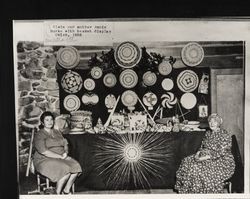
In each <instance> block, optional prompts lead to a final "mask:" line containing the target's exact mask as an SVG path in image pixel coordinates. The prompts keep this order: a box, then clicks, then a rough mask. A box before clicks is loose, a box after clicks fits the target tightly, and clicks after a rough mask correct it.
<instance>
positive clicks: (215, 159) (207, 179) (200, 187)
mask: <svg viewBox="0 0 250 199" xmlns="http://www.w3.org/2000/svg"><path fill="white" fill-rule="evenodd" d="M208 122H209V127H210V129H211V130H208V131H207V132H206V134H205V137H204V139H203V141H202V144H201V147H200V149H199V150H198V152H197V153H196V154H193V155H191V156H188V157H186V158H184V159H183V160H182V162H181V165H180V167H179V169H178V171H177V173H176V185H175V189H176V190H177V191H178V193H183V194H185V193H223V184H224V181H225V180H227V179H229V178H230V177H231V176H232V175H233V173H234V169H235V162H234V157H233V155H232V153H231V135H230V134H229V133H228V132H227V131H226V130H224V129H222V128H221V125H222V122H223V121H222V118H221V117H220V116H219V115H218V114H216V113H213V114H211V115H210V116H209V118H208Z"/></svg>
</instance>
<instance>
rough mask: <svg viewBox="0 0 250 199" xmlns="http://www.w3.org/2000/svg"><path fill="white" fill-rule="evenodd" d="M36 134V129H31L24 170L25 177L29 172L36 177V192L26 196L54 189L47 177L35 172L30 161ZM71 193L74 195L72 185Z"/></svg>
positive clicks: (73, 186)
mask: <svg viewBox="0 0 250 199" xmlns="http://www.w3.org/2000/svg"><path fill="white" fill-rule="evenodd" d="M36 132H37V128H33V129H32V132H31V139H30V148H29V156H28V164H27V168H26V177H28V176H29V172H31V173H33V174H34V175H36V180H37V190H35V191H31V192H28V194H32V193H35V192H38V193H41V191H44V192H46V190H50V189H53V188H54V187H53V186H52V184H53V183H52V182H51V181H50V180H49V178H48V177H46V176H44V175H42V174H40V173H39V172H37V171H36V169H35V167H34V163H33V160H32V155H33V141H34V135H35V133H36ZM71 192H72V193H73V194H74V193H75V184H73V185H72V190H71Z"/></svg>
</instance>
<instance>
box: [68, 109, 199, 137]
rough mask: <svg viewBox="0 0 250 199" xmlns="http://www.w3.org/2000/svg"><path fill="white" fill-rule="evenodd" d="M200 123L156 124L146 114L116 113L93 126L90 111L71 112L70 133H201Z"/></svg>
mask: <svg viewBox="0 0 250 199" xmlns="http://www.w3.org/2000/svg"><path fill="white" fill-rule="evenodd" d="M199 125H200V123H199V122H198V121H184V122H183V123H180V122H179V121H178V120H176V118H175V117H173V118H163V119H158V120H156V122H153V121H152V120H150V119H149V118H148V117H147V115H146V114H145V113H144V112H134V113H114V114H113V115H112V117H111V119H110V121H109V122H108V123H105V124H103V122H102V121H101V119H100V118H99V119H98V120H97V123H96V125H95V126H93V124H92V113H91V112H90V111H74V112H71V117H70V125H69V128H70V130H69V133H70V134H81V133H93V134H96V133H98V134H102V133H117V134H123V133H139V132H179V131H187V132H189V131H200V130H202V129H200V128H199Z"/></svg>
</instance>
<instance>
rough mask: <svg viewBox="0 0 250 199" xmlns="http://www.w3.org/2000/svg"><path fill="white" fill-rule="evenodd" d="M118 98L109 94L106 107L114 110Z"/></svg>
mask: <svg viewBox="0 0 250 199" xmlns="http://www.w3.org/2000/svg"><path fill="white" fill-rule="evenodd" d="M115 103H116V98H115V96H114V95H113V94H109V95H107V96H106V97H105V106H106V107H107V108H108V109H112V108H113V107H114V106H115Z"/></svg>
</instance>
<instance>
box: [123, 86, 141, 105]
mask: <svg viewBox="0 0 250 199" xmlns="http://www.w3.org/2000/svg"><path fill="white" fill-rule="evenodd" d="M137 100H138V99H137V94H136V93H135V92H134V91H131V90H127V91H124V92H123V94H122V96H121V101H122V103H123V104H124V106H127V107H133V106H135V105H136V103H137Z"/></svg>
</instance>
